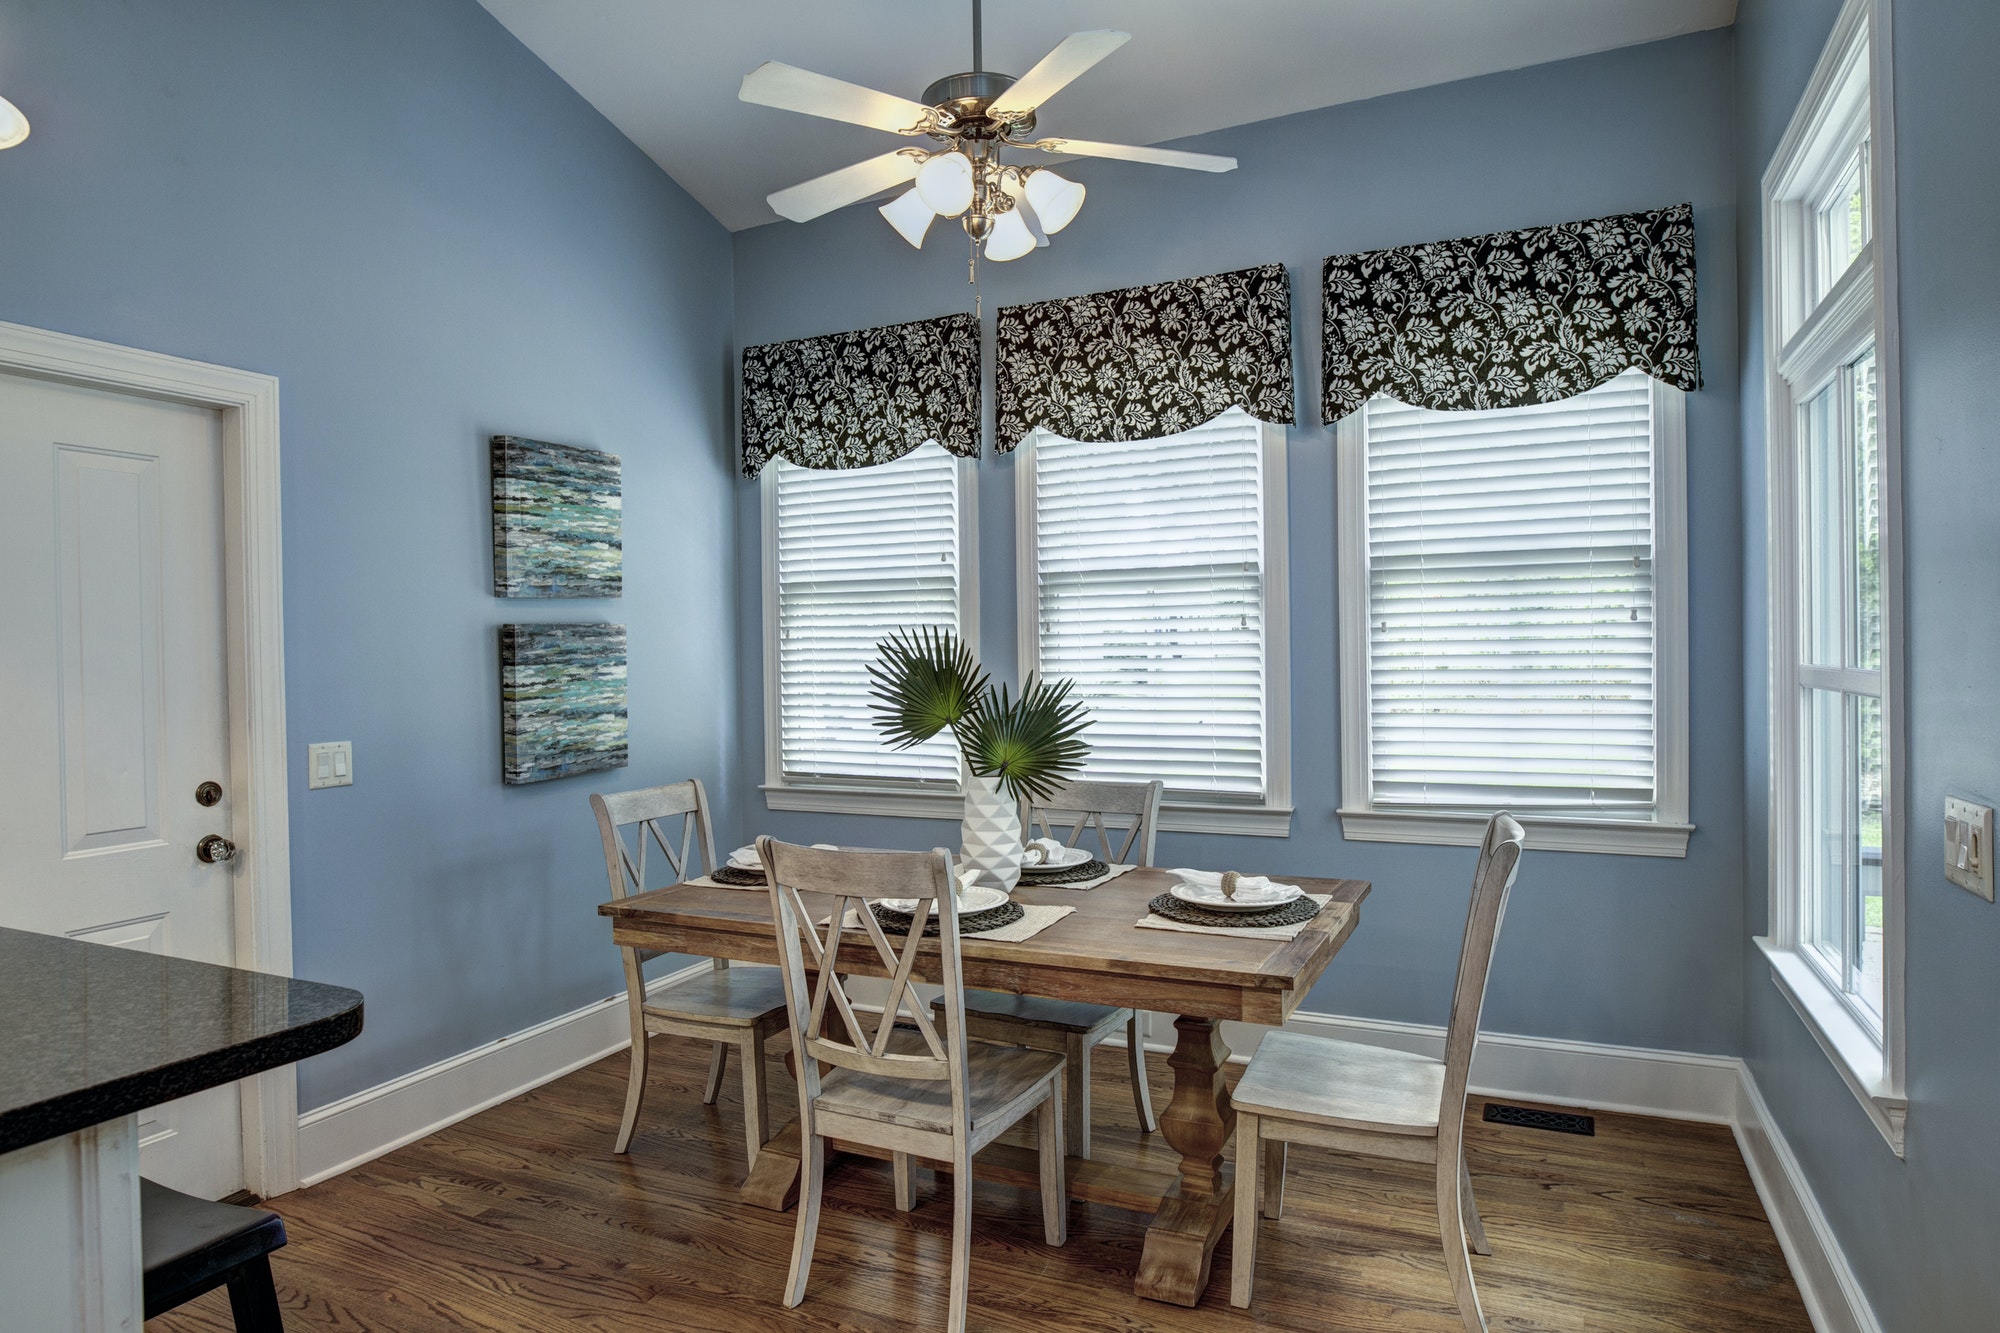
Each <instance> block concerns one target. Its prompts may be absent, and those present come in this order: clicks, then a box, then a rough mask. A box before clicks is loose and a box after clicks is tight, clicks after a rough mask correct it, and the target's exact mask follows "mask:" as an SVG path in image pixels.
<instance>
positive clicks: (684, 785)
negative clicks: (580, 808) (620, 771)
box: [590, 778, 715, 898]
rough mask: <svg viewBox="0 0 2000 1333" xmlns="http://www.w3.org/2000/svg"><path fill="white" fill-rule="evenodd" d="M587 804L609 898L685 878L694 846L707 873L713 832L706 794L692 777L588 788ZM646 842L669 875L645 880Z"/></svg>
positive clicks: (711, 860) (711, 858)
mask: <svg viewBox="0 0 2000 1333" xmlns="http://www.w3.org/2000/svg"><path fill="white" fill-rule="evenodd" d="M590 808H591V809H592V810H593V811H594V812H596V815H597V831H598V834H599V835H600V836H601V837H602V838H603V839H604V871H605V874H606V875H608V876H609V877H610V880H611V896H612V897H613V898H623V897H625V896H627V895H628V894H634V893H644V892H646V891H647V890H648V889H658V888H664V887H665V886H666V885H668V884H678V883H679V882H680V881H682V880H684V879H687V878H689V877H690V873H691V872H690V870H689V861H688V857H689V855H690V854H691V852H693V851H697V850H698V851H699V852H700V854H701V870H700V872H699V873H701V874H704V875H706V874H707V873H708V872H709V871H711V870H713V869H715V834H714V832H713V831H712V826H711V825H710V823H709V818H708V794H707V793H706V792H704V791H703V790H702V789H701V783H700V781H698V780H697V779H694V778H690V779H688V780H687V781H686V782H673V783H669V784H667V785H666V786H664V787H647V788H644V789H643V790H640V791H620V792H612V793H610V794H609V795H603V794H599V793H597V792H592V793H591V796H590ZM676 819H678V820H679V821H680V824H679V827H678V828H675V827H673V823H674V821H675V820H676ZM635 825H636V827H634V826H635ZM627 829H630V830H631V834H630V836H631V838H632V840H633V844H636V846H635V845H628V844H627V842H626V837H627V833H626V830H627ZM649 843H650V844H652V845H653V846H656V847H658V848H659V849H660V853H661V855H662V856H664V857H665V858H666V868H667V875H668V876H669V878H663V879H662V880H661V881H660V883H658V884H652V883H648V882H647V867H646V854H647V851H648V850H649V849H648V844H649ZM635 851H636V853H637V854H636V855H634V852H635ZM656 864H657V863H656Z"/></svg>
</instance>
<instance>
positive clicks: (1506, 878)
mask: <svg viewBox="0 0 2000 1333" xmlns="http://www.w3.org/2000/svg"><path fill="white" fill-rule="evenodd" d="M1523 836H1524V835H1523V833H1522V831H1521V826H1520V824H1518V823H1517V822H1515V819H1514V816H1512V815H1510V814H1508V813H1507V812H1506V811H1505V810H1502V811H1501V812H1500V813H1499V814H1496V815H1494V816H1493V818H1492V819H1490V820H1488V821H1487V824H1486V837H1485V839H1484V840H1483V841H1482V842H1481V843H1480V845H1479V861H1478V864H1477V865H1476V866H1475V867H1474V868H1473V871H1472V905H1471V906H1470V907H1469V908H1468V909H1467V910H1466V914H1465V942H1464V943H1463V944H1462V945H1460V946H1459V951H1458V984H1457V986H1456V988H1455V989H1454V990H1453V991H1452V995H1451V1024H1450V1026H1449V1027H1448V1028H1447V1029H1446V1030H1445V1039H1444V1101H1443V1102H1442V1103H1441V1104H1440V1106H1439V1108H1438V1127H1439V1130H1440V1133H1442V1134H1443V1135H1445V1136H1446V1137H1447V1139H1449V1140H1450V1141H1451V1142H1453V1143H1455V1142H1456V1141H1457V1137H1458V1134H1459V1133H1462V1132H1463V1128H1464V1122H1465V1085H1466V1082H1467V1081H1468V1080H1469V1079H1470V1078H1471V1075H1472V1053H1473V1051H1474V1049H1475V1048H1477V1046H1478V1045H1479V1013H1480V1010H1481V1009H1482V1008H1483V1007H1484V1006H1485V1003H1486V977H1487V974H1488V973H1489V972H1491V971H1492V970H1493V946H1494V944H1495V943H1497V942H1498V940H1499V938H1500V919H1501V917H1502V916H1504V915H1505V914H1506V911H1507V893H1508V891H1509V890H1510V889H1512V888H1513V887H1514V872H1515V871H1516V870H1518V869H1519V868H1520V864H1521V840H1522V838H1523Z"/></svg>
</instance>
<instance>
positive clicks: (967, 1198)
mask: <svg viewBox="0 0 2000 1333" xmlns="http://www.w3.org/2000/svg"><path fill="white" fill-rule="evenodd" d="M966 1147H967V1144H966V1141H965V1140H964V1139H959V1140H958V1141H957V1142H956V1143H954V1144H953V1145H952V1160H951V1295H950V1297H949V1299H950V1301H951V1307H950V1311H949V1316H948V1318H947V1321H946V1323H945V1329H946V1333H965V1303H966V1302H965V1298H966V1292H967V1290H968V1289H969V1288H970V1286H971V1284H972V1154H971V1153H970V1152H968V1151H966Z"/></svg>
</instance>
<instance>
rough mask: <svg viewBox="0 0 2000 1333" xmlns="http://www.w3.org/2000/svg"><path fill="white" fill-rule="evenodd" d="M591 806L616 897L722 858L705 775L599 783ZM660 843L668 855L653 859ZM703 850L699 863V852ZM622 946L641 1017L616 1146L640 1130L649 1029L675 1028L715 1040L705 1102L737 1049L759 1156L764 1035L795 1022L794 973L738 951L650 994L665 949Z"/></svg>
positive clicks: (763, 1123)
mask: <svg viewBox="0 0 2000 1333" xmlns="http://www.w3.org/2000/svg"><path fill="white" fill-rule="evenodd" d="M590 808H591V810H592V811H594V812H595V813H596V815H597V831H598V833H599V835H600V836H601V837H602V838H603V841H604V868H605V872H606V874H608V875H609V876H610V880H611V896H612V897H613V898H623V897H625V896H626V895H627V894H633V893H644V892H646V891H647V890H648V889H649V888H660V887H662V886H664V885H667V884H676V883H679V882H680V881H682V880H684V879H691V878H694V877H695V876H696V875H705V874H707V873H708V872H709V871H711V870H713V869H714V868H715V834H714V831H713V827H712V825H711V824H710V821H709V817H708V794H707V793H706V792H705V791H703V790H702V786H701V783H700V782H699V781H697V780H694V779H689V780H688V781H686V782H675V783H670V784H668V785H667V786H664V787H647V788H645V789H643V790H640V791H624V792H613V793H610V794H608V795H607V794H598V793H592V795H591V798H590ZM628 839H629V841H628ZM655 851H657V852H658V853H659V856H658V858H656V859H653V861H652V865H651V866H650V867H649V865H648V859H649V856H650V854H651V853H653V852H655ZM696 856H698V857H699V858H700V865H699V868H697V867H696V866H695V863H694V860H693V859H692V858H694V857H696ZM662 870H663V871H664V873H660V872H661V871H662ZM654 880H657V881H658V882H657V883H655V882H653V881H654ZM619 953H620V954H621V955H623V957H624V961H625V1002H626V1007H627V1009H628V1010H629V1013H630V1017H631V1022H632V1067H631V1071H630V1073H629V1074H627V1076H626V1080H627V1081H626V1085H625V1117H624V1119H623V1120H622V1121H621V1122H620V1123H619V1126H618V1141H617V1143H616V1144H615V1145H613V1147H612V1151H613V1152H620V1153H622V1152H624V1151H626V1150H627V1149H628V1148H630V1147H631V1146H632V1131H633V1130H634V1128H636V1127H637V1125H638V1123H639V1108H640V1106H641V1105H642V1104H643V1103H644V1102H645V1099H646V1061H647V1043H646V1039H647V1037H649V1036H651V1035H653V1034H655V1033H671V1034H673V1035H676V1036H682V1037H694V1038H697V1039H701V1040H706V1041H708V1042H710V1043H711V1049H710V1052H709V1060H708V1086H707V1088H706V1089H705V1090H704V1091H703V1093H702V1098H701V1100H702V1102H703V1104H704V1105H708V1106H713V1105H715V1099H716V1097H717V1095H719V1094H720V1093H721V1091H722V1078H723V1074H724V1071H725V1070H726V1069H727V1068H728V1064H729V1052H730V1051H731V1050H732V1049H733V1050H735V1052H736V1054H737V1064H738V1065H739V1066H740V1068H741V1071H742V1077H743V1137H744V1145H745V1150H746V1152H747V1154H748V1156H749V1164H750V1165H751V1166H753V1167H754V1166H756V1165H757V1154H758V1152H759V1151H760V1150H761V1149H762V1148H763V1146H764V1141H765V1140H766V1139H768V1138H770V1137H771V1116H770V1110H769V1106H768V1103H767V1098H766V1096H765V1078H764V1043H765V1042H766V1041H768V1040H769V1039H770V1038H771V1037H774V1036H776V1035H777V1034H778V1033H780V1032H783V1031H784V1030H785V987H784V982H783V981H782V980H780V979H779V977H778V974H777V973H776V972H775V971H773V970H772V969H770V968H762V967H751V968H732V967H730V966H729V960H728V959H726V958H718V959H716V960H715V965H714V967H712V968H711V969H710V970H709V971H708V972H706V973H704V974H701V975H699V976H695V977H692V978H689V979H688V980H686V981H682V982H677V983H676V984H675V985H673V986H672V987H669V988H668V989H666V990H664V991H662V992H661V993H660V995H659V996H658V997H657V998H652V999H649V998H648V997H647V995H646V975H645V971H644V968H645V964H646V962H647V960H648V959H652V958H657V957H659V954H658V952H656V951H654V950H648V949H632V948H626V947H624V946H620V948H619Z"/></svg>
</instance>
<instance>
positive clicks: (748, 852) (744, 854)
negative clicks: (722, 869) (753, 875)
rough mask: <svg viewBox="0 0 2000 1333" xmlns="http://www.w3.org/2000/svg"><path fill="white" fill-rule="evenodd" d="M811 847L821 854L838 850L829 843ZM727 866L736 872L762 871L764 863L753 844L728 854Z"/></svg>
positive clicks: (817, 843) (820, 843) (755, 845)
mask: <svg viewBox="0 0 2000 1333" xmlns="http://www.w3.org/2000/svg"><path fill="white" fill-rule="evenodd" d="M813 847H814V849H815V850H817V851H822V852H837V851H839V850H840V848H839V847H837V846H835V845H834V844H833V843H830V842H816V843H814V844H813ZM729 864H730V865H733V866H735V867H736V868H737V869H738V870H762V869H763V868H764V862H763V860H762V858H760V857H759V856H758V855H757V844H756V843H754V842H753V843H751V844H750V845H749V846H747V847H738V848H737V849H736V850H735V851H733V852H731V853H730V854H729Z"/></svg>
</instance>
